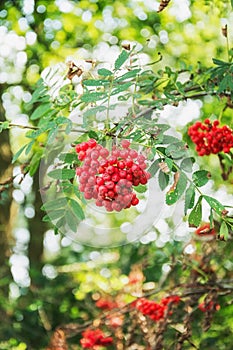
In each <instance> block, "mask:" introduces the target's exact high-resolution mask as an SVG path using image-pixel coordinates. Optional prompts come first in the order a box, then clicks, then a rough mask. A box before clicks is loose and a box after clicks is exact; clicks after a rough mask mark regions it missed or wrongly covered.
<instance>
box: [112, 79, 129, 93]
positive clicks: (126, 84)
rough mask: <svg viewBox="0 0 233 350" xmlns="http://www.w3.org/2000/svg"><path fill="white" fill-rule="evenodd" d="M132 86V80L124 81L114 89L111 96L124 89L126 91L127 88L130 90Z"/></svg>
mask: <svg viewBox="0 0 233 350" xmlns="http://www.w3.org/2000/svg"><path fill="white" fill-rule="evenodd" d="M130 86H132V83H131V82H128V83H123V84H122V85H119V86H118V87H116V88H115V89H113V90H112V92H111V96H113V95H117V94H119V93H120V92H123V91H125V90H128V88H129V87H130Z"/></svg>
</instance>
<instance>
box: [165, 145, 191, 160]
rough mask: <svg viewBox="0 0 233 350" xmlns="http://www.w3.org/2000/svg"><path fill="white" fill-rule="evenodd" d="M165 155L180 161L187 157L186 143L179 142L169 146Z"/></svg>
mask: <svg viewBox="0 0 233 350" xmlns="http://www.w3.org/2000/svg"><path fill="white" fill-rule="evenodd" d="M165 153H166V155H167V156H168V157H172V158H174V159H179V158H182V157H185V155H187V149H186V146H185V143H184V142H182V141H179V142H175V143H172V144H171V145H169V146H168V147H167V148H166V150H165Z"/></svg>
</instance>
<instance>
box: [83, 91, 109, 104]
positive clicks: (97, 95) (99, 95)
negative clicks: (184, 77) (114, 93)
mask: <svg viewBox="0 0 233 350" xmlns="http://www.w3.org/2000/svg"><path fill="white" fill-rule="evenodd" d="M106 97H107V94H106V93H105V92H88V93H84V95H82V97H81V101H82V102H87V103H88V102H96V101H99V100H103V99H104V98H106Z"/></svg>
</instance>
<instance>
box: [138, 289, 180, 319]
mask: <svg viewBox="0 0 233 350" xmlns="http://www.w3.org/2000/svg"><path fill="white" fill-rule="evenodd" d="M179 302H180V297H179V296H177V295H172V296H169V297H167V298H164V299H162V300H161V302H160V303H156V302H155V301H153V300H148V299H146V298H140V299H138V300H136V301H135V302H133V303H132V306H133V307H135V308H136V309H137V310H139V311H140V312H141V313H142V314H143V315H146V316H149V317H150V318H151V319H152V320H153V321H159V320H161V319H162V318H163V317H164V314H165V311H166V309H167V308H168V305H170V304H171V303H174V304H178V303H179Z"/></svg>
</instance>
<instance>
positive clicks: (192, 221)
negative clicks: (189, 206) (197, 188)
mask: <svg viewBox="0 0 233 350" xmlns="http://www.w3.org/2000/svg"><path fill="white" fill-rule="evenodd" d="M201 201H202V196H200V197H199V199H198V201H197V203H196V205H195V207H194V208H193V210H192V211H191V213H190V214H189V217H188V222H189V226H190V227H198V226H199V225H200V223H201V218H202V203H201Z"/></svg>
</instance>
